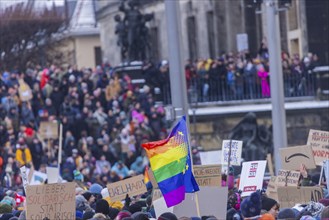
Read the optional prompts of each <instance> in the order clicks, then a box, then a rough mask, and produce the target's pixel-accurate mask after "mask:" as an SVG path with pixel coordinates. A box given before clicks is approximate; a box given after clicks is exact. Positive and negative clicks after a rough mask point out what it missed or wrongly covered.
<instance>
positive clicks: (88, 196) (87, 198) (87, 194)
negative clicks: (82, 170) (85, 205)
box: [82, 192, 92, 201]
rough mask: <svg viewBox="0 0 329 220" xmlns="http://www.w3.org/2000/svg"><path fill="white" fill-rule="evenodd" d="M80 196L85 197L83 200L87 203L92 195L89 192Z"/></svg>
mask: <svg viewBox="0 0 329 220" xmlns="http://www.w3.org/2000/svg"><path fill="white" fill-rule="evenodd" d="M82 196H83V197H85V199H86V200H87V201H89V199H90V197H91V196H92V194H91V193H90V192H85V193H83V194H82Z"/></svg>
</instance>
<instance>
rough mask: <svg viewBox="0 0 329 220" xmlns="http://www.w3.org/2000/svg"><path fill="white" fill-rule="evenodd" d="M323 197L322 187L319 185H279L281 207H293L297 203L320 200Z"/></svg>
mask: <svg viewBox="0 0 329 220" xmlns="http://www.w3.org/2000/svg"><path fill="white" fill-rule="evenodd" d="M322 198H323V194H322V189H321V188H320V187H319V186H312V187H300V188H297V187H293V186H286V187H278V199H279V201H278V202H279V203H280V208H291V207H293V206H295V205H296V204H297V203H299V204H306V203H309V202H310V201H314V202H319V200H320V199H322Z"/></svg>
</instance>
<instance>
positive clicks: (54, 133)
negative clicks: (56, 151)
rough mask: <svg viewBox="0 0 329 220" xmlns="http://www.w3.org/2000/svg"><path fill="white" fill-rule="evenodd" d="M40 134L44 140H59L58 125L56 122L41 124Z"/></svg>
mask: <svg viewBox="0 0 329 220" xmlns="http://www.w3.org/2000/svg"><path fill="white" fill-rule="evenodd" d="M39 134H40V136H41V137H42V138H44V139H57V138H58V124H57V123H55V122H48V121H42V122H40V128H39Z"/></svg>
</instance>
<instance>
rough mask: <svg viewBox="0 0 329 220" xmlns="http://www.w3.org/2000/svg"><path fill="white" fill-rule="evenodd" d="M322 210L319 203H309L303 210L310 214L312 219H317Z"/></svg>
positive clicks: (322, 207)
mask: <svg viewBox="0 0 329 220" xmlns="http://www.w3.org/2000/svg"><path fill="white" fill-rule="evenodd" d="M323 209H324V206H323V205H322V204H321V203H317V202H313V201H311V202H309V203H308V205H307V206H306V207H305V209H304V210H305V211H308V212H310V213H311V214H312V216H313V217H319V216H320V215H321V212H322V210H323Z"/></svg>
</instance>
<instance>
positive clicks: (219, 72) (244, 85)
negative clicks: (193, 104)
mask: <svg viewBox="0 0 329 220" xmlns="http://www.w3.org/2000/svg"><path fill="white" fill-rule="evenodd" d="M268 58H269V54H268V50H267V49H266V47H265V48H263V47H262V48H261V49H260V51H259V54H258V56H256V57H251V56H250V54H248V53H238V54H233V53H228V54H223V55H222V56H220V57H218V58H217V59H198V60H196V61H194V62H192V61H191V60H187V63H186V65H185V76H186V84H187V88H188V89H189V90H190V91H191V92H192V94H193V92H194V93H195V94H196V96H197V100H198V101H203V102H205V101H228V100H244V99H258V98H268V97H270V95H271V94H270V77H271V74H276V73H272V72H271V71H270V67H269V59H268ZM319 65H320V62H319V58H318V56H317V55H316V54H312V53H309V54H308V55H307V56H305V57H299V55H298V54H295V55H293V56H292V57H290V56H289V54H288V53H285V52H283V53H282V70H283V77H284V90H285V91H284V92H285V96H286V97H293V96H306V95H314V92H315V85H316V82H315V74H313V72H312V70H313V69H314V68H315V67H317V66H319Z"/></svg>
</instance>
